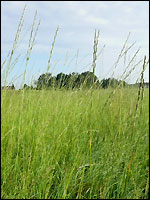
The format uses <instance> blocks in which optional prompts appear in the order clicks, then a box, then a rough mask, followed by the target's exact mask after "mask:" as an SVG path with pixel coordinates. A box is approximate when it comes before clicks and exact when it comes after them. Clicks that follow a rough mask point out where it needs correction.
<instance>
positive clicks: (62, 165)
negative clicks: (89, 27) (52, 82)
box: [1, 11, 149, 199]
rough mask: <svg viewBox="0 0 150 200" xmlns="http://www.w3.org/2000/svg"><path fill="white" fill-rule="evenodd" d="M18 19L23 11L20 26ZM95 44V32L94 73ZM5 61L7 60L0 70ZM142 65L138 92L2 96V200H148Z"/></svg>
mask: <svg viewBox="0 0 150 200" xmlns="http://www.w3.org/2000/svg"><path fill="white" fill-rule="evenodd" d="M23 15H24V11H23V14H22V17H21V20H22V18H23ZM36 16H37V13H35V16H34V20H33V24H32V28H31V34H30V39H29V46H28V50H27V56H26V66H25V72H24V79H23V80H25V74H26V69H27V66H28V62H29V60H30V59H29V58H30V55H31V50H32V48H33V46H34V41H35V38H36V35H37V33H38V28H39V25H40V22H39V23H38V25H37V27H36V29H35V32H34V27H35V22H36ZM20 24H22V21H21V22H20ZM21 27H22V26H21ZM20 30H21V29H20V28H19V31H20ZM58 30H59V29H57V30H56V33H55V36H54V41H53V44H52V48H51V51H50V57H49V61H48V67H47V72H48V71H49V69H50V61H51V57H52V53H53V48H54V45H55V40H56V36H57V33H58ZM33 32H34V34H33ZM98 37H99V32H98V34H96V32H95V38H94V50H93V61H92V63H91V66H92V67H93V68H92V69H93V72H95V67H96V60H97V57H98V55H97V47H98ZM16 38H18V36H16ZM128 39H129V35H128V37H127V40H126V41H125V44H124V45H123V48H122V50H121V52H120V55H119V56H118V59H117V61H116V63H115V65H114V67H115V68H116V67H117V65H118V63H119V61H120V59H121V58H123V56H126V55H127V53H128V51H129V50H130V49H131V48H132V46H133V45H134V44H132V45H130V46H129V47H128V48H126V44H127V41H128ZM138 52H139V50H137V51H136V52H135V54H134V55H133V56H132V58H131V60H130V61H129V63H127V64H126V68H125V70H124V72H123V74H122V77H121V78H122V79H123V80H125V79H126V78H127V77H128V76H129V75H131V73H132V71H134V69H135V68H136V67H137V66H138V65H139V64H141V62H142V61H138V62H137V63H136V64H135V65H133V66H132V67H131V69H129V67H130V66H131V63H132V62H133V61H134V59H135V57H136V56H137V54H138ZM124 59H125V57H124ZM10 60H12V56H11V57H9V59H8V61H9V62H8V63H7V66H10V64H9V63H11V62H10ZM5 63H6V62H3V63H2V66H3V67H4V65H5ZM8 64H9V65H8ZM147 64H148V61H147V62H146V57H145V58H144V62H143V67H142V72H141V75H140V77H141V85H140V87H139V89H135V88H123V87H122V86H121V85H119V86H118V87H116V88H114V89H113V88H108V89H106V90H103V89H97V90H96V89H94V88H90V89H89V90H88V91H87V90H83V89H81V90H74V91H71V90H68V91H67V90H62V91H61V90H56V91H55V90H54V89H51V90H39V91H38V90H28V91H25V90H23V91H22V90H18V91H17V90H16V91H13V90H2V91H1V94H2V97H1V100H2V101H1V114H2V115H1V116H2V118H1V133H2V134H1V142H2V143H1V144H2V145H1V192H2V193H1V198H2V199H7V198H9V199H10V198H11V199H19V198H20V199H22V198H24V199H50V198H51V199H58V198H60V199H69V198H72V199H90V198H92V199H147V198H148V197H149V140H148V139H149V134H148V132H149V104H148V101H149V91H148V89H145V90H144V88H143V81H144V80H143V74H144V70H145V67H146V65H147ZM8 72H9V70H8Z"/></svg>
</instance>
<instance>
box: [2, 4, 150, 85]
mask: <svg viewBox="0 0 150 200" xmlns="http://www.w3.org/2000/svg"><path fill="white" fill-rule="evenodd" d="M25 4H26V5H27V8H26V12H25V18H24V25H23V28H22V32H21V36H20V40H19V45H18V48H17V50H16V54H15V56H16V57H17V56H18V55H21V56H20V58H19V60H18V62H17V64H16V65H15V66H14V68H13V69H12V70H11V71H10V73H9V77H8V79H9V82H11V81H13V82H14V83H15V86H16V87H19V85H20V83H21V78H22V75H21V74H22V73H23V72H24V69H25V55H26V51H27V47H28V40H29V37H30V30H31V25H32V22H33V18H34V14H35V11H36V10H37V23H38V21H39V20H41V24H40V27H39V31H38V34H37V37H36V41H35V45H34V47H33V50H32V52H31V57H30V58H31V59H30V61H29V65H28V68H27V74H26V81H25V82H26V83H27V84H30V83H31V82H33V81H34V80H36V79H37V78H38V77H39V75H40V74H42V73H45V72H46V69H47V63H48V59H49V55H50V50H51V46H52V42H53V38H54V34H55V31H56V29H57V27H58V26H59V32H58V35H57V38H56V43H55V47H54V51H53V55H52V60H51V68H50V72H52V74H53V75H56V74H58V73H59V72H64V73H70V72H73V71H75V72H79V73H80V72H83V71H87V70H90V69H91V64H92V54H93V53H92V52H93V38H94V32H95V29H100V38H99V46H98V53H99V52H100V51H101V49H102V48H103V46H104V45H105V48H104V50H103V51H102V53H101V55H100V56H99V57H98V60H97V67H96V75H97V76H98V78H99V79H100V80H101V79H102V78H107V77H111V76H112V75H113V76H114V77H115V78H119V77H121V75H122V73H123V71H124V69H125V65H124V66H123V61H120V63H119V64H118V66H117V68H116V69H115V70H113V65H114V63H115V61H116V60H117V57H118V55H119V53H120V51H121V48H122V46H123V44H124V42H125V40H126V38H127V35H128V33H129V32H131V35H130V38H129V41H128V46H127V47H129V45H131V44H132V43H133V42H136V43H135V45H134V46H133V48H132V49H131V50H130V51H129V54H128V55H127V57H126V60H127V62H129V61H130V59H131V58H132V56H133V55H134V53H135V52H136V50H137V49H138V48H140V51H139V53H138V55H137V58H136V59H135V60H134V62H133V64H136V63H137V62H138V61H139V60H140V59H142V58H143V57H144V55H146V56H147V57H149V2H148V1H5V2H3V1H2V3H1V11H2V12H1V30H2V31H1V46H2V48H1V52H2V56H1V57H2V62H3V60H4V59H5V57H6V56H7V54H8V52H9V50H10V49H11V48H12V44H13V41H14V38H15V34H16V30H17V27H18V23H19V20H20V16H21V13H22V10H23V8H24V5H25ZM77 55H78V56H77ZM14 59H15V57H14ZM131 67H132V66H131ZM141 68H142V63H141V65H139V66H138V67H137V68H136V70H135V71H133V73H132V74H131V75H130V76H129V77H128V78H127V80H126V81H127V82H135V81H136V80H137V78H138V77H139V75H140V71H141ZM144 78H145V81H149V68H148V67H147V69H146V71H145V74H144Z"/></svg>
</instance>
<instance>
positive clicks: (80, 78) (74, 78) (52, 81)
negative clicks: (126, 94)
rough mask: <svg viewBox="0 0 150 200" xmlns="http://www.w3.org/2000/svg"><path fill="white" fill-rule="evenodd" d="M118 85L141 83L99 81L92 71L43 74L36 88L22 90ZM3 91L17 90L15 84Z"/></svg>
mask: <svg viewBox="0 0 150 200" xmlns="http://www.w3.org/2000/svg"><path fill="white" fill-rule="evenodd" d="M118 85H120V86H121V87H126V86H129V87H138V86H139V83H136V84H127V83H126V82H125V81H121V80H117V79H115V78H107V79H103V80H101V81H99V79H98V78H97V76H96V75H95V74H94V73H93V72H90V71H87V72H83V73H81V74H79V73H75V72H73V73H70V74H64V73H62V72H61V73H59V74H57V75H56V76H52V74H51V73H45V74H41V75H40V76H39V78H38V79H37V80H36V81H34V86H33V85H31V86H28V85H27V84H24V86H23V88H22V89H25V90H28V89H31V90H42V89H62V88H63V89H72V90H73V89H82V88H91V87H92V88H95V89H98V88H103V89H106V88H108V87H112V88H115V87H117V86H118ZM144 87H149V83H144ZM2 89H13V90H14V89H15V86H14V84H12V86H3V87H2Z"/></svg>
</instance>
